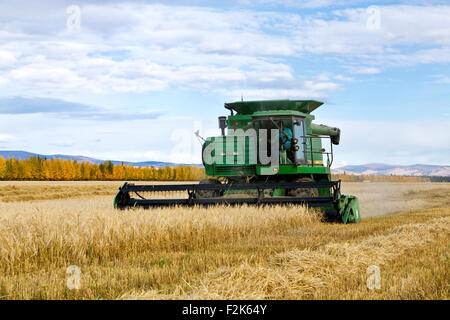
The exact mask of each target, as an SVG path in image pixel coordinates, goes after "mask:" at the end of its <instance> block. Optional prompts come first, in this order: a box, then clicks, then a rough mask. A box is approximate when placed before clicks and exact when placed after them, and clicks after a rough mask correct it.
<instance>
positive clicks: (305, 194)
mask: <svg viewBox="0 0 450 320" xmlns="http://www.w3.org/2000/svg"><path fill="white" fill-rule="evenodd" d="M294 182H314V180H313V179H311V178H306V177H302V178H297V179H295V180H294ZM287 194H288V196H292V197H297V198H314V197H318V196H319V190H318V189H317V188H295V189H291V190H289V191H288V193H287Z"/></svg>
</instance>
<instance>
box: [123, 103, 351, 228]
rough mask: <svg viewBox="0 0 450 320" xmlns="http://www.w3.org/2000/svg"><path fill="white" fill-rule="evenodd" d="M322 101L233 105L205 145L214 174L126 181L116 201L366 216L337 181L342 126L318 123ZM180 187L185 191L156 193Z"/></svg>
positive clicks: (335, 217)
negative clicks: (190, 180)
mask: <svg viewBox="0 0 450 320" xmlns="http://www.w3.org/2000/svg"><path fill="white" fill-rule="evenodd" d="M321 105H322V102H319V101H313V100H270V101H241V102H234V103H226V104H225V108H226V109H228V110H229V111H230V113H231V114H230V115H229V116H228V118H227V117H219V127H220V129H221V131H222V135H221V136H217V137H210V138H207V139H206V140H205V143H204V144H203V151H202V153H203V154H202V159H203V164H204V166H205V172H206V175H207V176H209V177H211V178H210V179H206V180H202V181H200V183H199V184H183V185H133V184H128V183H125V184H124V185H123V186H122V187H121V188H120V190H119V193H118V194H117V196H116V198H115V200H114V205H115V207H116V208H119V209H124V208H129V207H144V208H150V207H158V206H173V205H185V206H194V205H205V206H207V205H216V204H227V205H236V204H244V203H245V204H252V205H282V204H304V205H308V206H311V207H321V208H322V210H323V212H324V217H325V219H326V220H328V221H340V222H343V223H349V222H359V220H360V213H359V204H358V199H357V198H356V197H354V196H345V195H342V194H341V192H340V190H341V188H340V187H341V183H340V181H332V180H331V172H330V166H331V164H332V163H333V145H338V144H339V140H340V130H339V129H338V128H333V127H328V126H325V125H317V124H314V123H312V121H313V120H314V116H313V115H311V112H312V111H314V110H315V109H317V108H318V107H320V106H321ZM226 130H227V131H228V132H227V133H226V132H225V131H226ZM174 193H177V194H178V195H179V197H175V198H174V197H173V196H170V197H168V198H165V197H164V196H159V197H157V198H155V197H154V196H155V195H161V194H163V195H167V194H174ZM132 195H136V197H132Z"/></svg>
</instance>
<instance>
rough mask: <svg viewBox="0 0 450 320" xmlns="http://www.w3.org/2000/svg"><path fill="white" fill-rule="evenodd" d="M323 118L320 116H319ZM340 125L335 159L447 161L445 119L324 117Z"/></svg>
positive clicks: (449, 139) (449, 140)
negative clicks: (366, 119) (394, 119)
mask: <svg viewBox="0 0 450 320" xmlns="http://www.w3.org/2000/svg"><path fill="white" fill-rule="evenodd" d="M321 121H322V120H321ZM323 121H324V123H326V124H329V125H333V126H337V127H339V128H340V129H341V132H342V133H341V143H340V145H339V146H338V147H336V148H334V150H335V153H336V155H335V159H336V160H337V161H347V162H348V163H353V164H355V163H374V162H388V163H391V164H415V163H429V164H432V163H434V164H448V163H447V162H448V159H449V158H450V149H449V148H448V146H449V145H450V136H449V135H448V128H449V127H450V121H449V120H448V119H440V120H434V121H431V120H421V121H418V120H415V121H346V120H339V119H330V120H323Z"/></svg>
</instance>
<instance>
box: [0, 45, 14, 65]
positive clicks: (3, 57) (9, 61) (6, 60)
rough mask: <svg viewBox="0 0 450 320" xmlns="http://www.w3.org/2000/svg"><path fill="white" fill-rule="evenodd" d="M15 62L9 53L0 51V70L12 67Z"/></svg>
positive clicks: (12, 55)
mask: <svg viewBox="0 0 450 320" xmlns="http://www.w3.org/2000/svg"><path fill="white" fill-rule="evenodd" d="M16 61H17V59H16V57H15V56H14V54H12V53H11V52H9V51H4V50H1V51H0V69H2V68H11V67H13V66H14V64H15V63H16Z"/></svg>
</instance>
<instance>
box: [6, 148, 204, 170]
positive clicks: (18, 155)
mask: <svg viewBox="0 0 450 320" xmlns="http://www.w3.org/2000/svg"><path fill="white" fill-rule="evenodd" d="M0 157H3V158H5V159H6V158H15V159H17V160H25V159H28V158H31V157H41V158H47V159H53V158H55V159H62V160H76V161H79V162H88V163H92V164H102V163H103V162H105V161H108V160H99V159H94V158H89V157H83V156H71V155H63V154H52V155H44V154H37V153H31V152H26V151H0ZM111 162H112V163H114V164H115V165H118V164H121V163H122V162H123V164H124V165H130V166H135V167H152V166H153V167H155V168H162V167H166V166H169V167H178V166H181V165H189V166H196V167H203V165H201V164H186V163H173V162H163V161H144V162H129V161H117V160H111Z"/></svg>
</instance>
